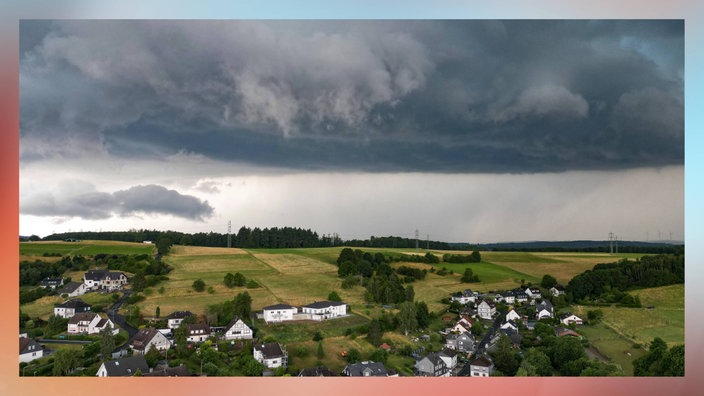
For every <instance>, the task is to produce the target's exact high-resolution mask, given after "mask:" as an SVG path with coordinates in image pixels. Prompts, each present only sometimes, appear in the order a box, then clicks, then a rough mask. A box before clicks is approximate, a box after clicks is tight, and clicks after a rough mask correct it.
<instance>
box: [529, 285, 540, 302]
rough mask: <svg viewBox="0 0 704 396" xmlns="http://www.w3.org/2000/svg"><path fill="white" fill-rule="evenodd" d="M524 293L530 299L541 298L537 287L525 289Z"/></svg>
mask: <svg viewBox="0 0 704 396" xmlns="http://www.w3.org/2000/svg"><path fill="white" fill-rule="evenodd" d="M525 293H526V294H527V295H528V297H530V298H532V299H534V300H535V299H536V298H541V297H542V296H541V295H540V289H538V288H537V287H526V290H525Z"/></svg>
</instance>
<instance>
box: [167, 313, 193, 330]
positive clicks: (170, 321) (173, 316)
mask: <svg viewBox="0 0 704 396" xmlns="http://www.w3.org/2000/svg"><path fill="white" fill-rule="evenodd" d="M191 315H193V314H192V313H191V311H176V312H172V313H170V314H169V316H167V317H166V326H167V327H168V328H170V329H172V330H173V329H176V328H178V327H179V326H181V322H183V320H184V319H186V318H187V317H189V316H191Z"/></svg>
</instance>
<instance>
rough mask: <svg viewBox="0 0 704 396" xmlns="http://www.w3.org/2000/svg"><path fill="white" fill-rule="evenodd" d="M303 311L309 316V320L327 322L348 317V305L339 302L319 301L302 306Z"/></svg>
mask: <svg viewBox="0 0 704 396" xmlns="http://www.w3.org/2000/svg"><path fill="white" fill-rule="evenodd" d="M301 311H302V312H303V314H308V315H309V319H313V320H325V319H331V318H336V317H338V316H345V315H347V304H345V303H343V302H339V301H317V302H314V303H312V304H308V305H304V306H302V307H301ZM307 319H308V317H307Z"/></svg>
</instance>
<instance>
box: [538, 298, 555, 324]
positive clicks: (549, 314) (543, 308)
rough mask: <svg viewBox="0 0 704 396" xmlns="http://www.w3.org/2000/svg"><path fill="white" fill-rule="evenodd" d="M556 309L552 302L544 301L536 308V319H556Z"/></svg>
mask: <svg viewBox="0 0 704 396" xmlns="http://www.w3.org/2000/svg"><path fill="white" fill-rule="evenodd" d="M554 317H555V308H554V307H553V306H552V303H551V302H550V300H543V301H541V302H540V304H538V305H537V306H536V307H535V318H536V319H538V320H540V319H544V318H554Z"/></svg>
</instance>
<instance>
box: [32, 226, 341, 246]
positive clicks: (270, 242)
mask: <svg viewBox="0 0 704 396" xmlns="http://www.w3.org/2000/svg"><path fill="white" fill-rule="evenodd" d="M69 238H71V239H81V240H85V239H88V240H110V241H122V242H143V241H157V240H160V239H168V240H169V241H171V243H174V244H178V245H185V246H205V247H227V245H228V235H227V234H220V233H216V232H199V233H195V234H187V233H183V232H178V231H156V230H131V231H105V232H91V231H87V232H67V233H61V234H52V235H49V236H47V237H45V238H44V240H61V241H63V240H66V239H69ZM229 239H230V246H232V247H240V248H308V247H329V246H339V245H341V244H342V240H341V239H340V237H339V236H337V235H336V234H332V235H323V236H319V235H318V234H317V233H316V232H313V231H311V230H304V229H302V228H293V227H281V228H279V227H274V228H264V229H261V228H258V227H255V228H254V229H251V228H248V227H241V228H240V229H239V231H238V232H237V233H233V234H231V235H230V236H229Z"/></svg>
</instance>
